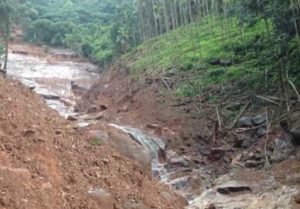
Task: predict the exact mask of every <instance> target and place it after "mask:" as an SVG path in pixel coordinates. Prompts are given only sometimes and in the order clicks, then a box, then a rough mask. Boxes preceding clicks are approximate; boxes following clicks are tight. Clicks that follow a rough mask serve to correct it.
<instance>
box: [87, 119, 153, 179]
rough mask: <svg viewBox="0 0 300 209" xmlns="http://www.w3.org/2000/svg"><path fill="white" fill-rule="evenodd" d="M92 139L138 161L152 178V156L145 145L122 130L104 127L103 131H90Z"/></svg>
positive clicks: (89, 134) (89, 135)
mask: <svg viewBox="0 0 300 209" xmlns="http://www.w3.org/2000/svg"><path fill="white" fill-rule="evenodd" d="M87 135H88V137H89V138H90V139H95V138H97V139H99V140H100V141H101V143H103V144H106V145H108V146H110V147H112V148H113V149H114V150H116V151H117V152H119V153H120V154H121V155H123V156H126V157H128V158H131V159H133V160H134V161H136V162H137V163H138V164H139V165H140V166H141V168H142V169H143V171H144V172H145V173H146V174H148V175H149V176H151V161H152V158H151V154H150V152H149V151H148V149H146V148H145V147H143V145H141V144H139V143H137V142H136V141H134V140H133V139H132V138H131V136H130V135H129V134H127V133H125V132H123V131H122V130H120V129H117V128H115V127H112V126H109V125H104V127H103V128H101V130H90V131H88V134H87Z"/></svg>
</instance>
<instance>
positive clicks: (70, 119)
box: [67, 115, 78, 121]
mask: <svg viewBox="0 0 300 209" xmlns="http://www.w3.org/2000/svg"><path fill="white" fill-rule="evenodd" d="M67 120H69V121H77V120H78V118H77V117H76V116H75V115H69V116H68V117H67Z"/></svg>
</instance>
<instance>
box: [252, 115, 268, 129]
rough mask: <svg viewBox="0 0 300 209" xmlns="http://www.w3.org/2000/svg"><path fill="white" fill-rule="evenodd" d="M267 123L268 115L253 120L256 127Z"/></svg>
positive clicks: (258, 116)
mask: <svg viewBox="0 0 300 209" xmlns="http://www.w3.org/2000/svg"><path fill="white" fill-rule="evenodd" d="M265 122H267V115H266V114H260V115H257V116H255V117H253V118H252V123H253V125H255V126H259V125H261V124H263V123H265Z"/></svg>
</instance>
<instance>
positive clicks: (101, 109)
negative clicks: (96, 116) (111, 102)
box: [99, 104, 108, 111]
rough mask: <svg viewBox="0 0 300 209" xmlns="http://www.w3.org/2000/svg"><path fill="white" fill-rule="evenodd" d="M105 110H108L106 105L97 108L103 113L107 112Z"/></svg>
mask: <svg viewBox="0 0 300 209" xmlns="http://www.w3.org/2000/svg"><path fill="white" fill-rule="evenodd" d="M107 109H108V107H107V106H106V105H103V104H102V105H100V106H99V110H100V111H104V110H107Z"/></svg>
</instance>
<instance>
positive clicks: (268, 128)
mask: <svg viewBox="0 0 300 209" xmlns="http://www.w3.org/2000/svg"><path fill="white" fill-rule="evenodd" d="M265 112H266V113H265V114H266V119H267V121H266V124H267V134H266V143H265V149H264V151H265V159H266V163H265V168H268V167H269V166H270V162H269V159H268V156H267V148H268V142H269V132H270V125H271V123H269V116H268V109H267V108H266V110H265Z"/></svg>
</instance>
